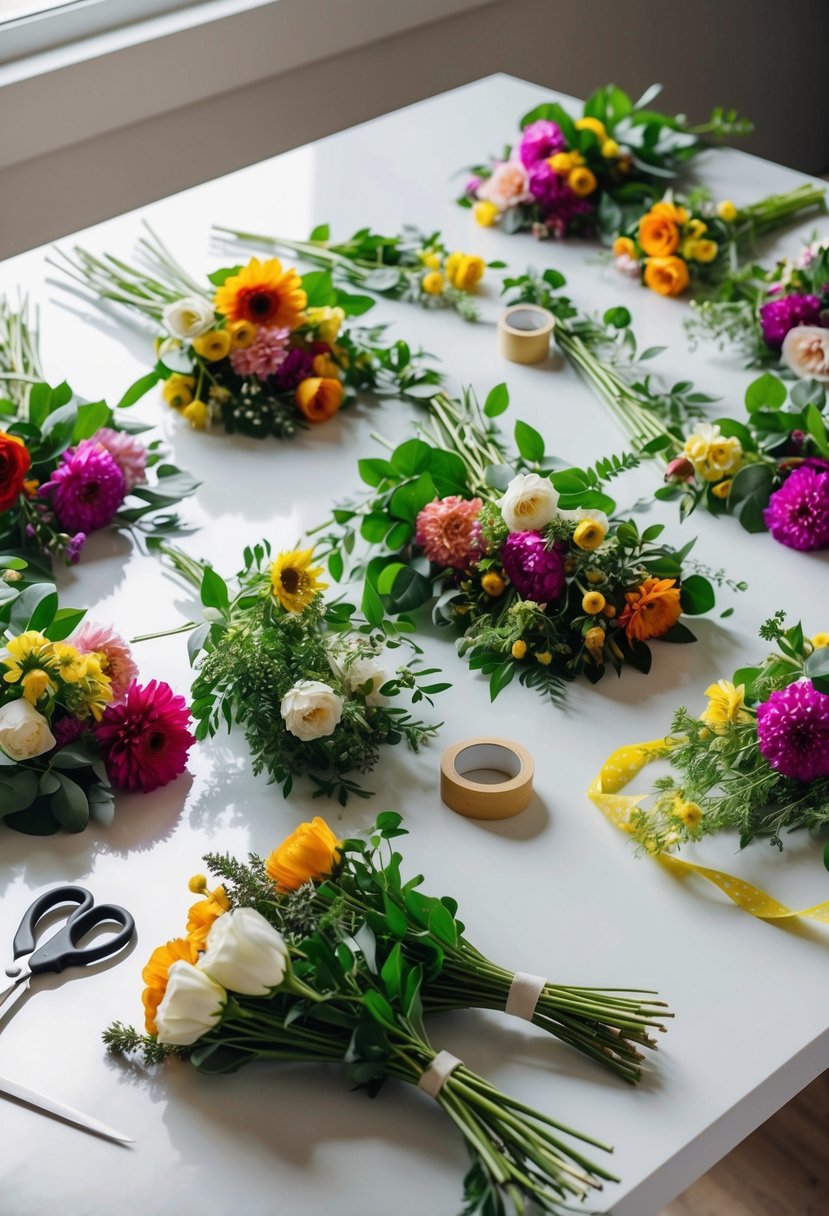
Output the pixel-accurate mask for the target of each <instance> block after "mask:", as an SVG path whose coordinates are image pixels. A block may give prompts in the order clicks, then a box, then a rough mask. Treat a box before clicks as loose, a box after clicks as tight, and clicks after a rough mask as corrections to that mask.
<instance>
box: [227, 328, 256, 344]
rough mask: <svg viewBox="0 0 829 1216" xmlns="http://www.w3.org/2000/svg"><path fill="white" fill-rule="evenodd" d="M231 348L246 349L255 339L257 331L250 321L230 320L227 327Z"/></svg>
mask: <svg viewBox="0 0 829 1216" xmlns="http://www.w3.org/2000/svg"><path fill="white" fill-rule="evenodd" d="M227 332H228V333H229V334H230V347H231V350H247V349H248V347H249V346H253V344H254V342H255V341H256V335H257V333H258V332H259V331H258V329H257V327H256V326H255V325H254V324H253V322H252V321H231V323H230V325H228V327H227Z"/></svg>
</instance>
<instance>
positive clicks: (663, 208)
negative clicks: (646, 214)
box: [651, 200, 690, 227]
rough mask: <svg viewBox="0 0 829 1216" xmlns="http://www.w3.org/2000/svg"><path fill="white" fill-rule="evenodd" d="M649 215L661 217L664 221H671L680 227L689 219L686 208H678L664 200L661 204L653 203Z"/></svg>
mask: <svg viewBox="0 0 829 1216" xmlns="http://www.w3.org/2000/svg"><path fill="white" fill-rule="evenodd" d="M651 215H661V216H662V217H663V218H664V219H667V220H673V222H674V223H675V224H679V225H680V227H681V226H682V225H683V224H687V223H688V220H689V218H690V216H689V213H688V208H687V207H678V206H677V205H676V203H668V202H665V201H664V200H663V201H662V202H661V203H654V205H653V206H652V207H651Z"/></svg>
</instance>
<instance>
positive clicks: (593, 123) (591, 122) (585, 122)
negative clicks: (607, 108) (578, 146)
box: [576, 117, 607, 142]
mask: <svg viewBox="0 0 829 1216" xmlns="http://www.w3.org/2000/svg"><path fill="white" fill-rule="evenodd" d="M576 130H577V131H592V132H593V134H594V135H595V136H596V138H597V139H598V140H601V141H602V142H604V140H606V139H607V130H606V129H605V125H604V123H603V122H601V121H600V120H599V119H598V118H590V117H586V118H577V119H576Z"/></svg>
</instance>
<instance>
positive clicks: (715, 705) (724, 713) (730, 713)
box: [700, 680, 752, 735]
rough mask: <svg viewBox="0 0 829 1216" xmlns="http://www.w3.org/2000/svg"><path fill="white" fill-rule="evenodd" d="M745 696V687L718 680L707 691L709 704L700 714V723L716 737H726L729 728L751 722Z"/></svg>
mask: <svg viewBox="0 0 829 1216" xmlns="http://www.w3.org/2000/svg"><path fill="white" fill-rule="evenodd" d="M745 694H746V690H745V685H743V684H732V683H731V681H730V680H718V681H717V683H716V684H711V685H709V687H708V688H706V690H705V695H706V697H707V698H708V704H707V706H706V707H705V709H704V710H703V712H702V713H701V714H700V721H701V722H704V723H705V725H706V726H709V727H710V728H711V730H713V732H714V734H716V735H724V734H725V733H726V731H727V730H728V728H729V726H733V725H735V724H737V723H740V722H751V720H752V715H751V713H750V712H749V710H748V708H747V707H746V699H745Z"/></svg>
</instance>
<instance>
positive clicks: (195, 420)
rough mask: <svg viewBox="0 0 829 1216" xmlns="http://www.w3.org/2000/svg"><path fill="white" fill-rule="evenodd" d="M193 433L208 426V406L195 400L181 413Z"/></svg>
mask: <svg viewBox="0 0 829 1216" xmlns="http://www.w3.org/2000/svg"><path fill="white" fill-rule="evenodd" d="M181 412H182V415H183V416H184V417H185V418H186V419H187V421H188V422H189V423H190V425H191V427H192V428H193V430H194V431H204V430H206V429H207V427H208V426H209V424H210V406H209V405H207V404H206V402H204V401H200V400H199V399H198V398H196V400H195V401H191V402H190V403H189V404H188V405H185V407H184V409H183V410H182V411H181Z"/></svg>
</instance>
